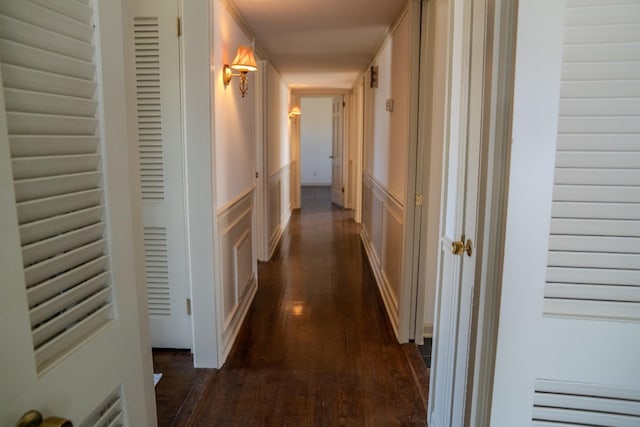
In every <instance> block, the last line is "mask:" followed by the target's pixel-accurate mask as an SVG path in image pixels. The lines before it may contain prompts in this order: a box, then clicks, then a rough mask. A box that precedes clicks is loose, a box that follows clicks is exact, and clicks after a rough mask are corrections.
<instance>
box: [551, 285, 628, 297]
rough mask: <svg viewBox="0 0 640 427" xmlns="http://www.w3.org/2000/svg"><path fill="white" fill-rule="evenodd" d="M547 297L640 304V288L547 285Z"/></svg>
mask: <svg viewBox="0 0 640 427" xmlns="http://www.w3.org/2000/svg"><path fill="white" fill-rule="evenodd" d="M545 296H548V297H551V298H561V299H564V298H575V299H583V300H594V301H629V302H640V286H614V285H594V284H592V283H590V284H586V285H585V284H583V283H547V287H546V289H545Z"/></svg>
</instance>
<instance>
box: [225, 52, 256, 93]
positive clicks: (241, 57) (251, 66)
mask: <svg viewBox="0 0 640 427" xmlns="http://www.w3.org/2000/svg"><path fill="white" fill-rule="evenodd" d="M231 69H234V70H236V71H240V72H239V73H237V74H234V73H233V72H232V71H231ZM257 69H258V65H257V64H256V59H255V58H254V57H253V49H252V48H251V47H250V46H243V45H241V46H238V52H236V57H235V58H234V59H233V62H232V63H231V65H229V64H224V67H223V68H222V81H223V82H224V87H227V86H229V83H231V78H232V77H240V94H241V95H242V97H243V98H244V96H245V95H246V94H247V90H248V89H249V83H248V82H247V73H248V72H249V71H256V70H257Z"/></svg>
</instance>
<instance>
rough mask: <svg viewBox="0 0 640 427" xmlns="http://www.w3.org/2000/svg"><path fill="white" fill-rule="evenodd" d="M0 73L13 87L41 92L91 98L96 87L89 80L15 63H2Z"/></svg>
mask: <svg viewBox="0 0 640 427" xmlns="http://www.w3.org/2000/svg"><path fill="white" fill-rule="evenodd" d="M2 75H3V77H4V79H5V80H9V81H10V82H11V85H12V86H11V87H12V88H13V89H23V90H28V91H33V92H40V93H43V94H56V95H65V96H66V97H76V98H85V99H92V97H93V95H94V93H95V89H96V84H95V82H93V81H91V80H84V79H78V78H75V77H66V76H61V75H59V74H53V73H48V72H45V71H39V70H33V69H29V68H23V67H18V66H15V65H8V64H3V65H2ZM5 102H6V100H5Z"/></svg>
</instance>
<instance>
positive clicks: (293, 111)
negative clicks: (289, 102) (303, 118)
mask: <svg viewBox="0 0 640 427" xmlns="http://www.w3.org/2000/svg"><path fill="white" fill-rule="evenodd" d="M301 114H302V112H301V111H300V107H298V106H297V105H296V106H294V107H293V108H292V109H291V111H289V118H290V119H293V118H294V117H298V116H299V115H301Z"/></svg>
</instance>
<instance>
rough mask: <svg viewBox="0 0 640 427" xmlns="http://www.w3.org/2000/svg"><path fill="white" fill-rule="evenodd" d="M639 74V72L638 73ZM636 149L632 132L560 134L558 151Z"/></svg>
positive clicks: (635, 141)
mask: <svg viewBox="0 0 640 427" xmlns="http://www.w3.org/2000/svg"><path fill="white" fill-rule="evenodd" d="M639 75H640V74H639ZM563 150H574V151H587V150H596V151H606V150H615V151H630V152H634V151H638V136H637V135H634V134H620V133H618V134H607V133H602V134H569V133H566V134H560V135H558V151H563Z"/></svg>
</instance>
